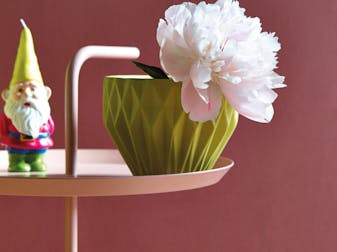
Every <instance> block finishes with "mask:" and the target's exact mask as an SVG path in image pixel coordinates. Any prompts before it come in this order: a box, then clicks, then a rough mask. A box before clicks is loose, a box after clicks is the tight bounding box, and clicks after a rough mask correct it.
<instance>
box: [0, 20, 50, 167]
mask: <svg viewBox="0 0 337 252" xmlns="http://www.w3.org/2000/svg"><path fill="white" fill-rule="evenodd" d="M20 21H21V23H22V26H23V29H22V32H21V37H20V43H19V48H18V51H17V55H16V60H15V65H14V71H13V77H12V80H11V82H10V83H9V87H8V89H6V90H4V91H2V93H1V96H2V99H3V100H4V101H5V106H4V113H3V114H2V116H1V118H0V135H1V144H2V145H4V146H5V148H6V150H7V151H8V157H9V166H8V171H10V172H29V171H45V170H46V168H47V167H46V164H45V163H44V160H43V157H44V154H45V152H46V151H47V149H48V148H49V147H51V146H53V140H52V139H51V137H50V136H51V135H52V134H53V131H54V122H53V119H52V118H51V116H50V106H49V103H48V99H49V98H50V96H51V89H50V88H49V87H47V86H45V85H44V83H43V80H42V76H41V72H40V69H39V64H38V60H37V57H36V54H35V50H34V43H33V37H32V34H31V32H30V30H29V28H28V27H27V26H26V24H25V23H24V21H23V20H20Z"/></svg>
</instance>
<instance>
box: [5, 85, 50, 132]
mask: <svg viewBox="0 0 337 252" xmlns="http://www.w3.org/2000/svg"><path fill="white" fill-rule="evenodd" d="M1 95H2V98H3V99H4V101H5V109H4V112H5V114H6V116H7V117H8V118H9V119H11V120H12V123H13V125H14V126H15V128H16V129H17V130H18V131H19V132H21V133H23V134H26V135H30V136H33V137H37V136H38V135H39V131H40V128H41V126H42V125H43V124H44V123H46V122H47V121H48V118H49V116H50V106H49V103H48V99H49V97H50V95H51V90H50V88H49V87H46V86H44V85H43V84H39V83H35V82H34V81H25V82H22V83H18V84H15V85H12V86H11V87H10V88H9V89H7V90H5V91H3V92H2V94H1Z"/></svg>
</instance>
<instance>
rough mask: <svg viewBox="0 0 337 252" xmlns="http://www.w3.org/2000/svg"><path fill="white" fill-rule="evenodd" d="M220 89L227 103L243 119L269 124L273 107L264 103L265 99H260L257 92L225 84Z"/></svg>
mask: <svg viewBox="0 0 337 252" xmlns="http://www.w3.org/2000/svg"><path fill="white" fill-rule="evenodd" d="M220 87H221V89H222V92H223V94H224V96H225V97H226V99H227V100H228V102H229V103H230V104H231V105H232V107H233V108H234V109H235V110H236V111H238V112H239V114H241V115H243V116H244V117H247V118H249V119H251V120H253V121H256V122H262V123H267V122H270V120H271V119H272V118H273V114H274V110H273V106H272V105H271V103H268V102H265V100H267V99H266V97H260V96H259V93H258V91H256V90H254V89H253V91H252V90H250V89H249V88H242V87H240V85H232V84H229V83H225V82H222V83H221V85H220ZM263 98H265V100H264V99H263Z"/></svg>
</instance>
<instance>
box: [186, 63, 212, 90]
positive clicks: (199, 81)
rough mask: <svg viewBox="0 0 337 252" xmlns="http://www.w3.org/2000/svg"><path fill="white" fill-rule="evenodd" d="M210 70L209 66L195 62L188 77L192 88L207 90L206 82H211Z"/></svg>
mask: <svg viewBox="0 0 337 252" xmlns="http://www.w3.org/2000/svg"><path fill="white" fill-rule="evenodd" d="M211 73H212V71H211V69H210V67H209V66H207V65H205V64H203V63H202V62H201V61H199V60H198V61H196V62H194V64H192V66H191V70H190V76H191V79H192V82H193V86H194V87H195V88H199V89H206V88H208V84H207V82H209V81H210V80H211Z"/></svg>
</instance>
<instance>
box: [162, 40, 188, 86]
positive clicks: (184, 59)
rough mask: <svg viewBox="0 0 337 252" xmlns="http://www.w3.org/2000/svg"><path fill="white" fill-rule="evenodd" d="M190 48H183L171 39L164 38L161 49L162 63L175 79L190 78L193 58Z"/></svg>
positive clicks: (183, 79)
mask: <svg viewBox="0 0 337 252" xmlns="http://www.w3.org/2000/svg"><path fill="white" fill-rule="evenodd" d="M189 55H190V54H189V53H188V49H185V48H182V47H180V46H178V45H176V44H174V43H173V42H171V41H170V40H164V41H163V44H162V48H161V50H160V63H161V65H162V67H163V68H164V70H165V71H166V72H167V73H168V74H170V75H171V76H172V78H173V80H174V81H185V80H188V79H189V72H190V67H191V63H192V59H191V58H190V56H189Z"/></svg>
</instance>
